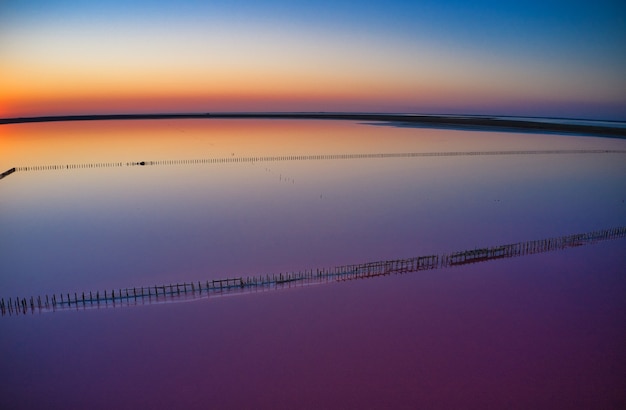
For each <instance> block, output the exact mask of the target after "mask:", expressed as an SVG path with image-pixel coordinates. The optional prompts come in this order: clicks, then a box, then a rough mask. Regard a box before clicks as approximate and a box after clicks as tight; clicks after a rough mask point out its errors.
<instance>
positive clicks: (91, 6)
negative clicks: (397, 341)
mask: <svg viewBox="0 0 626 410" xmlns="http://www.w3.org/2000/svg"><path fill="white" fill-rule="evenodd" d="M625 73H626V2H624V1H623V0H617V1H608V0H597V1H594V2H589V1H576V0H573V1H572V0H570V1H555V0H539V1H534V0H533V1H501V0H500V1H487V0H485V1H448V0H437V1H396V0H386V1H367V0H363V1H359V2H354V1H343V0H333V1H326V0H318V1H314V2H313V1H299V0H287V1H282V0H273V1H272V0H270V1H264V2H258V1H245V0H240V1H237V0H231V1H225V2H222V1H190V0H179V1H176V2H166V1H129V0H123V1H116V0H109V1H105V2H94V1H90V0H87V1H67V0H66V1H63V0H47V1H36V0H33V1H18V0H4V1H0V117H5V118H6V117H22V116H41V115H72V114H113V113H147V112H152V113H162V112H212V111H213V112H218V111H221V112H226V111H228V112H230V111H258V112H268V111H328V112H331V111H342V112H399V113H423V114H484V115H490V114H497V115H521V116H547V117H566V118H590V119H608V120H626V74H625Z"/></svg>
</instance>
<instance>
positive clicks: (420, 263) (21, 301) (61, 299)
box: [0, 226, 626, 316]
mask: <svg viewBox="0 0 626 410" xmlns="http://www.w3.org/2000/svg"><path fill="white" fill-rule="evenodd" d="M625 236H626V226H624V227H616V228H611V229H605V230H599V231H593V232H587V233H581V234H575V235H568V236H562V237H556V238H548V239H541V240H535V241H528V242H518V243H514V244H508V245H501V246H494V247H490V248H481V249H473V250H467V251H461V252H455V253H451V254H443V255H428V256H419V257H415V258H408V259H395V260H386V261H375V262H367V263H362V264H353V265H342V266H336V267H334V268H329V269H315V270H313V269H311V270H305V271H300V272H293V273H285V274H283V273H280V274H273V275H264V276H263V275H261V276H250V277H245V278H244V277H237V278H227V279H219V280H208V281H204V282H202V281H198V282H189V283H186V282H183V283H176V284H169V285H165V284H162V285H155V286H149V287H140V288H118V289H111V290H104V291H95V292H94V291H89V292H67V293H62V294H52V295H44V296H37V297H33V296H31V297H29V298H23V297H16V298H8V299H4V298H2V299H0V311H1V312H2V316H5V315H9V316H13V315H20V314H21V315H23V314H26V313H28V312H31V313H34V312H36V311H37V312H46V311H56V310H59V309H71V308H75V309H87V308H99V307H117V306H128V305H137V304H150V303H168V302H179V301H184V300H191V299H198V298H207V297H212V296H220V295H227V294H237V293H247V292H259V291H267V290H272V289H281V288H286V287H296V286H307V285H313V284H320V283H325V282H333V281H342V280H353V279H361V278H372V277H377V276H385V275H390V274H401V273H410V272H418V271H423V270H431V269H441V268H449V267H454V266H459V265H465V264H470V263H478V262H486V261H490V260H496V259H502V258H512V257H519V256H524V255H532V254H536V253H543V252H550V251H555V250H560V249H565V248H569V247H576V246H582V245H586V244H592V243H595V242H598V241H606V240H611V239H618V238H623V237H625Z"/></svg>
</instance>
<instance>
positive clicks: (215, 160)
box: [7, 150, 626, 172]
mask: <svg viewBox="0 0 626 410" xmlns="http://www.w3.org/2000/svg"><path fill="white" fill-rule="evenodd" d="M557 154H626V150H516V151H515V150H513V151H452V152H396V153H372V154H315V155H269V156H250V157H234V156H232V157H221V158H201V159H180V160H160V161H137V162H95V163H83V164H56V165H33V166H22V167H15V168H13V170H15V171H18V172H25V171H61V170H75V169H93V168H122V167H136V166H159V165H200V164H230V163H255V162H277V161H322V160H342V159H376V158H420V157H466V156H500V155H557ZM7 172H8V171H7Z"/></svg>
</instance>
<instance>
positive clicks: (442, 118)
mask: <svg viewBox="0 0 626 410" xmlns="http://www.w3.org/2000/svg"><path fill="white" fill-rule="evenodd" d="M159 119H299V120H306V119H312V120H314V119H320V120H352V121H377V122H386V123H392V124H393V123H396V124H403V125H405V126H411V125H412V126H418V127H419V126H423V127H462V128H470V129H471V128H487V129H490V128H491V129H511V130H522V131H534V132H540V131H544V132H557V133H574V134H592V135H600V136H608V137H618V138H626V128H623V127H614V126H610V125H599V124H597V125H596V124H594V125H591V124H571V123H570V124H568V123H558V122H546V121H541V120H540V119H543V120H548V119H552V120H569V121H590V122H596V123H603V124H606V123H621V121H614V120H584V119H566V118H549V117H517V116H499V115H494V116H489V115H460V114H411V113H396V114H394V113H362V112H353V113H350V112H324V111H315V112H213V113H210V112H195V113H194V112H191V113H134V114H79V115H48V116H33V117H12V118H0V125H8V124H25V123H41V122H73V121H108V120H159Z"/></svg>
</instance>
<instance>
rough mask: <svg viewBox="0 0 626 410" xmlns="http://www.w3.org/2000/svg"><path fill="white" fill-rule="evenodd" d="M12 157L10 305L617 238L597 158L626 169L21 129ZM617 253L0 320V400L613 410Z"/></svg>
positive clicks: (504, 149) (158, 133)
mask: <svg viewBox="0 0 626 410" xmlns="http://www.w3.org/2000/svg"><path fill="white" fill-rule="evenodd" d="M0 144H1V146H2V152H3V155H2V157H1V158H0V171H4V170H6V169H9V168H12V167H16V169H17V172H15V173H14V174H11V175H9V176H7V177H5V178H3V179H2V180H0V224H1V225H2V230H1V234H0V253H1V258H0V271H2V272H3V274H2V275H1V276H0V297H4V298H8V297H15V296H20V297H21V296H24V297H26V296H31V295H41V294H48V293H50V294H51V293H57V292H59V293H60V292H82V291H88V290H99V289H100V290H101V289H112V288H115V289H116V288H119V287H134V286H151V285H155V284H161V283H176V282H186V281H205V280H212V279H221V278H226V277H239V276H247V275H258V274H266V273H268V274H272V273H279V272H292V271H299V270H302V269H316V268H325V267H333V266H337V265H345V264H354V263H365V262H368V261H378V260H389V259H401V258H411V257H416V256H421V255H431V254H440V253H446V252H454V251H462V250H466V249H473V248H476V247H488V246H495V245H502V244H508V243H515V242H522V241H528V240H535V239H543V238H551V237H558V236H564V235H569V234H574V233H583V232H589V231H594V230H598V229H605V228H611V227H618V226H624V225H626V204H625V203H624V200H625V199H626V154H624V153H598V152H592V151H597V150H621V151H623V150H625V149H626V141H624V140H619V139H606V138H596V137H582V136H561V135H541V134H522V133H503V132H483V131H459V130H442V129H423V128H399V127H391V126H390V127H387V126H374V125H370V124H359V123H355V122H348V121H300V120H291V121H288V120H176V121H174V120H159V121H101V122H98V121H95V122H83V123H81V122H76V123H53V124H22V125H6V126H3V127H2V128H0ZM529 151H532V152H529ZM538 151H543V152H542V153H533V152H538ZM547 151H550V152H547ZM566 151H567V152H566ZM573 151H578V152H573ZM452 152H454V153H455V155H451V154H450V153H452ZM496 152H497V155H489V153H496ZM4 153H6V155H5V154H4ZM425 153H428V154H431V153H432V154H434V153H437V154H443V155H437V156H424V155H423V154H425ZM377 154H398V155H395V156H389V155H387V156H383V155H380V156H379V155H377ZM470 154H471V155H470ZM269 157H272V158H269ZM285 157H288V158H285ZM295 157H298V158H295ZM313 157H315V158H313ZM141 162H144V164H145V165H139V164H140V163H141ZM43 166H47V167H49V166H56V167H57V168H59V169H48V170H39V169H41V167H43ZM625 244H626V242H625V240H624V239H617V240H614V241H608V242H602V243H598V244H595V245H590V246H585V247H580V248H570V249H566V250H563V251H560V252H550V253H545V254H541V255H531V256H526V257H521V258H512V259H503V260H498V261H491V262H485V263H480V264H475V265H468V266H462V267H456V268H451V269H445V270H434V271H426V272H417V273H412V274H407V275H399V276H394V275H392V276H387V277H383V278H376V279H369V280H358V281H348V282H341V283H329V284H327V285H322V286H314V287H305V288H297V289H283V290H279V291H272V292H260V293H258V294H247V295H241V296H238V297H233V298H218V299H210V298H209V299H202V300H198V301H195V302H193V303H179V304H167V305H149V306H141V307H136V308H124V309H117V308H116V309H100V310H88V311H62V312H61V311H60V312H55V313H49V314H38V313H34V314H28V315H21V316H11V317H7V316H5V317H2V318H0V329H1V330H0V333H2V334H3V335H10V336H9V337H2V338H0V340H1V341H0V357H1V358H2V362H4V363H7V366H6V367H7V368H10V369H12V370H11V371H10V372H4V373H3V375H2V376H0V384H1V387H0V388H1V392H2V394H1V395H0V397H2V399H0V404H2V403H6V404H10V405H11V407H13V408H18V407H23V408H28V407H33V406H35V407H36V406H46V407H59V406H62V405H77V406H85V405H89V407H105V406H108V405H110V404H112V403H115V405H116V406H118V407H120V406H121V407H135V408H136V407H138V406H139V407H146V406H148V407H150V406H154V405H156V404H160V405H164V404H166V405H167V407H180V408H189V407H204V406H205V405H215V406H217V407H234V408H241V407H265V408H276V407H284V408H293V407H310V408H320V407H326V408H327V407H338V408H342V407H343V408H345V407H388V406H392V407H406V408H413V407H415V406H420V405H423V406H427V407H450V406H452V407H458V406H460V405H466V404H467V403H472V404H473V403H475V404H476V408H478V407H484V406H487V405H491V406H495V407H502V406H506V407H509V406H513V407H515V406H520V407H522V408H524V407H526V408H528V407H544V408H548V407H554V406H558V405H562V404H566V407H580V408H585V407H589V406H590V405H592V404H593V405H596V404H598V403H603V404H605V405H606V407H611V406H615V407H619V405H620V404H621V403H623V402H624V400H626V398H625V394H624V393H623V392H624V391H626V389H624V387H625V386H626V377H625V376H624V374H626V352H625V351H624V349H623V347H622V346H623V345H624V344H625V343H624V342H626V330H625V329H624V326H623V323H625V319H626V302H624V300H623V297H622V295H623V294H624V291H626V279H625V278H624V277H623V266H624V265H625V262H626V256H624V255H625V254H624V252H623V250H624V245H625ZM3 367H5V366H3ZM33 374H36V375H37V377H33V376H32V375H33ZM167 392H170V393H167ZM173 392H176V394H174V393H173ZM111 394H112V395H113V398H111ZM2 407H5V406H2Z"/></svg>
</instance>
